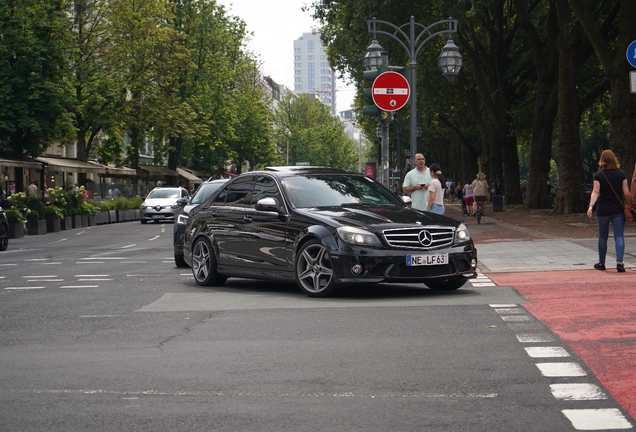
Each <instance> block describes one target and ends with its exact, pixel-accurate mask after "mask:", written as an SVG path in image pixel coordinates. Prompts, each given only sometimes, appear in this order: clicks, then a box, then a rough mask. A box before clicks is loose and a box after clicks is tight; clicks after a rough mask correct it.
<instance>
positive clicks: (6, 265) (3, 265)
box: [0, 264, 17, 267]
mask: <svg viewBox="0 0 636 432" xmlns="http://www.w3.org/2000/svg"><path fill="white" fill-rule="evenodd" d="M9 266H17V264H0V267H9Z"/></svg>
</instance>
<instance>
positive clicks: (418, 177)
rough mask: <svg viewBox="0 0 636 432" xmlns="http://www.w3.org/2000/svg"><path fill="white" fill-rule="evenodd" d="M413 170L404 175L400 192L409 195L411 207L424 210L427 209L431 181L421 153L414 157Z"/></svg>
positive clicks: (429, 172)
mask: <svg viewBox="0 0 636 432" xmlns="http://www.w3.org/2000/svg"><path fill="white" fill-rule="evenodd" d="M414 165H415V168H413V169H412V170H411V171H409V172H407V173H406V176H405V177H404V183H403V184H402V190H403V191H404V193H407V194H410V195H411V207H413V208H416V209H418V210H426V209H427V208H428V207H427V205H428V191H427V189H428V184H429V183H430V182H431V180H432V179H433V178H432V177H431V170H429V169H428V168H427V167H426V159H425V158H424V155H423V154H422V153H418V154H416V155H415V160H414Z"/></svg>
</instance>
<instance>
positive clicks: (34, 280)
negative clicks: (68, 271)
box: [27, 279, 64, 282]
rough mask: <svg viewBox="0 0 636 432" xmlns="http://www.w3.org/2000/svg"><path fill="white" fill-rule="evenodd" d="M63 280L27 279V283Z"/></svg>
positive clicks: (59, 280)
mask: <svg viewBox="0 0 636 432" xmlns="http://www.w3.org/2000/svg"><path fill="white" fill-rule="evenodd" d="M62 281H64V279H27V282H62Z"/></svg>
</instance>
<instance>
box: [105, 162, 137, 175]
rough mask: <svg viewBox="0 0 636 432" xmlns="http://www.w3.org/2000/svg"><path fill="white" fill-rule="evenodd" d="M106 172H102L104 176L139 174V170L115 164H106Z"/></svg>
mask: <svg viewBox="0 0 636 432" xmlns="http://www.w3.org/2000/svg"><path fill="white" fill-rule="evenodd" d="M104 168H105V172H104V174H101V176H102V177H126V176H128V177H134V176H136V175H137V170H134V169H132V168H128V167H114V166H110V165H108V166H105V167H104Z"/></svg>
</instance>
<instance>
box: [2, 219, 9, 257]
mask: <svg viewBox="0 0 636 432" xmlns="http://www.w3.org/2000/svg"><path fill="white" fill-rule="evenodd" d="M8 247H9V227H8V226H7V225H5V224H0V251H5V250H7V248H8Z"/></svg>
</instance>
